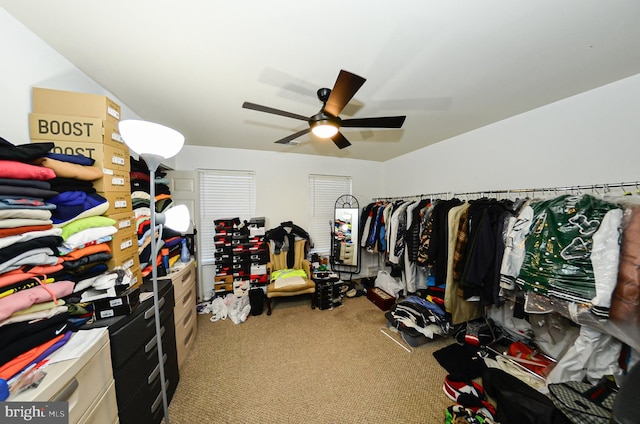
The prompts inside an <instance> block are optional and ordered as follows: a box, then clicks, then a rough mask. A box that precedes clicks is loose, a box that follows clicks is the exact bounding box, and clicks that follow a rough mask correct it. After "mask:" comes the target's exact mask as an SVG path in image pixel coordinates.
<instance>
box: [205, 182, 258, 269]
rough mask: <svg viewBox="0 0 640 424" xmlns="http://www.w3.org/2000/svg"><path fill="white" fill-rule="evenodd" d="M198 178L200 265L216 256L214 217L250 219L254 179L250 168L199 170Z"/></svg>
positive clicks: (252, 213)
mask: <svg viewBox="0 0 640 424" xmlns="http://www.w3.org/2000/svg"><path fill="white" fill-rule="evenodd" d="M198 178H199V180H200V226H201V227H202V228H201V230H200V233H201V236H200V240H201V242H200V245H201V249H202V252H201V261H202V264H203V265H207V264H213V263H214V258H215V255H214V253H215V245H214V243H213V236H214V235H215V232H216V231H215V225H214V220H216V219H224V218H236V217H237V218H240V220H241V221H244V220H249V219H250V218H252V217H254V216H255V213H256V181H255V173H254V172H253V171H228V170H198Z"/></svg>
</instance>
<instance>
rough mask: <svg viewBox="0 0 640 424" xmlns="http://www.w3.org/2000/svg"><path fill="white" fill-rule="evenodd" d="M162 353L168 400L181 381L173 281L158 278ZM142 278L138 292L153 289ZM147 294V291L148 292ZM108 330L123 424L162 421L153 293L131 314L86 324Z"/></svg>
mask: <svg viewBox="0 0 640 424" xmlns="http://www.w3.org/2000/svg"><path fill="white" fill-rule="evenodd" d="M158 289H159V290H158V293H159V305H160V324H161V329H162V330H161V331H162V352H163V355H164V366H165V380H166V383H167V384H166V386H167V397H168V400H169V401H171V398H172V397H173V394H174V393H175V390H176V387H177V386H178V381H179V372H178V356H177V351H176V335H175V324H174V316H173V307H174V295H173V285H172V284H171V281H169V280H165V281H159V282H158ZM151 291H152V285H151V283H150V282H146V283H144V284H143V285H142V287H141V293H140V294H141V296H144V295H145V292H151ZM149 294H150V293H149ZM104 326H108V328H109V337H110V343H111V362H112V366H113V378H114V380H115V388H116V399H117V402H118V416H119V418H120V423H121V424H130V423H131V424H139V423H145V424H147V423H149V424H155V423H160V422H161V421H162V418H163V417H164V410H163V407H162V392H161V386H160V368H159V367H158V349H157V345H156V334H155V329H156V327H155V321H154V308H153V296H151V297H150V298H149V299H147V300H145V301H144V302H141V303H140V305H139V306H138V307H137V308H136V309H135V310H134V311H133V313H132V314H131V315H127V316H119V317H114V318H108V319H105V320H99V321H96V322H95V323H93V324H90V325H87V326H85V327H84V328H94V327H104Z"/></svg>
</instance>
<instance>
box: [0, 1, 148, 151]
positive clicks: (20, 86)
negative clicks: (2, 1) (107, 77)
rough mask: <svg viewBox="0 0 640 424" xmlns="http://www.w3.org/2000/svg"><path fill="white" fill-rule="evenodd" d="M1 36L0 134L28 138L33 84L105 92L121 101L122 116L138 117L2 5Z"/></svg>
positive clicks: (21, 139) (23, 140) (15, 141)
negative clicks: (0, 97) (0, 98)
mask: <svg viewBox="0 0 640 424" xmlns="http://www.w3.org/2000/svg"><path fill="white" fill-rule="evenodd" d="M0 39H1V40H2V43H0V63H2V78H0V93H1V95H2V101H0V137H3V138H4V139H6V140H8V141H10V142H11V143H13V144H26V143H29V142H30V139H29V113H30V112H31V88H32V87H43V88H51V89H55V90H66V91H78V92H83V93H92V94H101V95H106V96H109V97H110V98H111V99H113V100H114V101H116V102H118V103H119V104H120V106H121V107H122V116H123V118H124V119H138V118H139V116H138V115H136V114H135V113H134V112H133V111H132V110H131V109H129V108H128V107H127V106H126V105H124V104H123V103H122V102H121V101H120V100H119V99H118V98H117V97H116V96H115V95H113V94H112V93H110V92H109V91H107V90H105V89H104V88H103V87H101V86H100V85H98V84H97V83H96V82H95V81H93V80H91V79H90V78H89V77H87V76H86V75H85V74H84V73H82V72H81V71H80V70H79V69H78V68H76V67H75V66H73V64H72V63H71V62H69V61H68V60H67V59H65V58H64V57H63V56H61V55H60V54H59V53H58V52H56V51H55V50H54V49H52V48H51V47H50V46H49V45H48V44H46V43H44V42H43V41H42V40H41V39H40V38H38V37H37V36H36V35H35V34H34V33H32V32H31V31H30V30H28V29H27V28H25V27H24V26H23V25H22V24H21V23H20V22H18V21H17V20H16V19H15V18H14V17H13V16H11V15H10V14H9V13H7V11H6V10H4V9H3V8H0Z"/></svg>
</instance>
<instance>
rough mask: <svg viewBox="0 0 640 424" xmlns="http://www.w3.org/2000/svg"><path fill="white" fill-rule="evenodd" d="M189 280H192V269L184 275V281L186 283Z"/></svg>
mask: <svg viewBox="0 0 640 424" xmlns="http://www.w3.org/2000/svg"><path fill="white" fill-rule="evenodd" d="M188 280H191V270H189V271H188V272H187V273H186V274H184V275H183V276H182V283H183V284H184V282H185V281H187V282H188Z"/></svg>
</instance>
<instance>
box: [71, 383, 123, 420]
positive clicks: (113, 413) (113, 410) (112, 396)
mask: <svg viewBox="0 0 640 424" xmlns="http://www.w3.org/2000/svg"><path fill="white" fill-rule="evenodd" d="M117 421H118V401H117V400H116V386H115V383H114V382H113V381H112V382H111V384H110V385H109V387H108V388H107V390H106V391H105V392H104V393H103V394H102V396H101V397H100V398H99V399H98V401H97V402H96V404H95V405H93V408H91V409H90V410H89V411H87V412H86V413H85V414H84V415H83V416H82V418H80V421H78V423H79V424H102V423H113V422H117Z"/></svg>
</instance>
